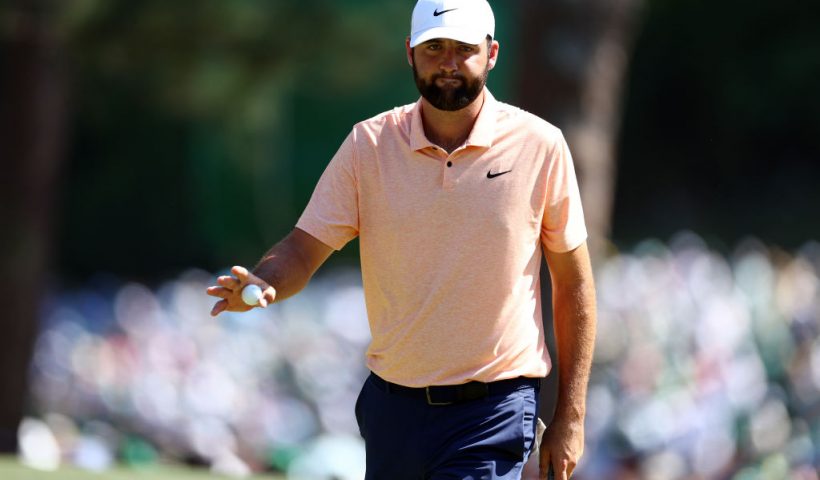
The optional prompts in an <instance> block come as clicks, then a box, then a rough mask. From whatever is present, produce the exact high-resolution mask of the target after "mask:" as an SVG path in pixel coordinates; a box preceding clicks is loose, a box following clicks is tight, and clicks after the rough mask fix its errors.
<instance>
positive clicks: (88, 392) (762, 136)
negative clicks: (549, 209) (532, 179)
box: [0, 0, 820, 480]
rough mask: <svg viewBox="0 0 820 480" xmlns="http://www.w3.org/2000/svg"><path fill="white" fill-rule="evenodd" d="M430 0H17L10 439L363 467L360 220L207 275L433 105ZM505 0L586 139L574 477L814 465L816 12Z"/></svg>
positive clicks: (545, 105)
mask: <svg viewBox="0 0 820 480" xmlns="http://www.w3.org/2000/svg"><path fill="white" fill-rule="evenodd" d="M413 3H414V2H412V1H411V0H390V1H384V0H381V1H377V0H347V1H345V2H336V1H330V0H301V1H298V2H297V1H290V0H275V1H255V0H233V1H202V0H200V1H191V0H178V1H174V2H167V1H159V0H140V1H130V2H126V1H123V0H108V1H102V0H69V1H66V0H64V1H59V0H6V1H5V2H3V3H2V4H0V161H2V163H1V164H0V165H2V170H1V171H0V187H2V188H0V200H1V201H2V203H0V228H1V229H2V235H0V257H2V271H1V272H0V273H2V277H0V289H2V292H3V294H4V295H3V298H4V302H3V308H2V310H0V311H2V313H1V314H0V319H2V320H0V321H1V322H2V325H0V359H2V369H0V389H2V390H0V391H2V394H0V451H2V452H6V453H10V454H15V453H19V455H20V458H21V459H22V460H23V461H24V462H25V463H26V464H28V465H31V466H34V467H37V468H40V469H54V468H58V466H59V465H75V466H79V467H81V468H83V469H88V470H91V471H108V469H110V468H112V467H113V466H114V465H115V464H120V465H121V464H126V465H129V466H134V467H139V466H146V465H154V464H158V463H178V464H190V465H199V466H203V467H207V468H210V469H211V470H212V471H215V472H217V473H221V474H226V475H234V476H243V475H247V474H249V473H252V472H278V473H279V474H281V475H283V476H288V477H289V478H326V479H330V478H361V476H362V468H363V466H362V458H363V449H362V445H361V442H360V441H359V439H358V436H357V428H356V425H355V420H354V418H353V403H354V401H355V398H356V395H357V394H358V389H359V387H360V384H361V381H362V379H363V378H364V377H365V375H366V373H367V372H366V371H365V369H364V366H363V352H364V349H365V348H366V346H367V343H368V339H369V332H368V330H367V323H366V316H365V311H364V304H363V297H362V290H361V278H360V274H359V271H358V249H357V245H356V242H353V243H352V244H351V245H348V246H347V247H346V248H345V249H344V250H343V251H342V252H339V253H337V254H335V255H334V256H333V257H332V258H331V259H330V260H329V261H328V263H327V264H326V265H325V266H323V267H322V269H321V270H320V272H319V273H318V274H317V276H316V277H315V278H314V280H313V281H312V283H311V284H310V285H309V286H308V288H307V289H306V290H305V291H304V292H303V293H302V294H300V295H299V296H297V297H294V298H292V299H289V300H288V301H287V302H283V303H281V304H277V305H274V306H272V307H271V308H268V309H267V310H265V311H259V312H252V313H249V314H246V315H230V314H229V315H224V316H220V317H219V318H218V319H212V318H210V317H209V316H208V311H209V309H210V306H211V302H210V300H209V299H208V298H207V297H206V296H205V295H204V289H205V287H206V286H207V285H209V284H210V283H212V282H213V279H214V278H215V276H216V275H218V274H220V273H222V272H224V271H226V269H227V268H229V267H230V266H231V265H234V264H244V265H252V264H254V262H255V261H256V260H257V259H258V258H259V256H260V255H261V254H262V253H263V252H264V251H265V250H266V249H267V248H268V247H269V246H270V245H271V244H273V243H275V242H276V241H277V240H278V239H279V238H281V237H282V236H283V235H284V234H286V233H287V232H288V231H289V230H290V229H291V228H292V227H293V225H294V223H295V221H296V219H297V218H298V216H299V214H300V213H301V210H302V208H303V207H304V205H305V203H306V202H307V199H308V198H309V196H310V193H311V192H312V188H313V185H314V184H315V182H316V180H317V179H318V177H319V175H320V174H321V172H322V170H323V169H324V167H325V165H326V163H327V161H328V160H329V158H330V157H331V156H332V155H333V153H334V152H335V150H336V148H338V145H339V144H340V143H341V141H342V140H343V139H344V137H345V136H346V135H347V133H348V132H349V130H350V128H351V126H352V125H353V123H355V122H357V121H359V120H362V119H365V118H368V117H370V116H372V115H375V114H377V113H379V112H381V111H384V110H387V109H389V108H392V107H393V106H396V105H403V104H407V103H411V102H413V101H415V100H416V98H417V96H418V94H417V92H416V91H415V88H414V86H413V83H412V77H411V72H410V70H409V67H408V66H407V63H406V60H405V57H404V47H403V42H404V37H405V36H406V35H407V31H408V29H409V17H410V12H411V10H412V6H413ZM494 9H495V12H496V17H497V23H498V26H497V32H496V33H497V35H496V36H497V38H498V40H499V41H500V42H501V53H500V61H499V65H498V67H497V68H496V69H495V70H494V71H493V72H492V73H491V75H490V80H489V87H490V89H491V90H492V91H493V93H494V95H495V96H496V97H497V98H499V99H500V100H502V101H506V102H509V103H513V104H515V105H518V106H521V107H522V108H524V109H526V110H529V111H532V112H534V113H537V114H539V115H540V116H542V117H543V118H545V119H547V120H548V121H550V122H551V123H553V124H555V125H557V126H558V127H559V128H561V129H562V130H563V131H564V133H565V135H566V136H567V138H568V140H569V143H570V147H571V149H572V150H573V153H574V157H575V161H576V168H577V170H578V173H579V178H580V180H581V184H582V185H581V188H582V191H583V196H584V202H585V210H586V215H587V222H588V225H589V229H590V233H591V236H590V243H591V246H592V248H593V254H594V258H593V261H594V264H595V271H596V279H597V282H598V292H599V305H598V307H599V336H598V343H597V346H596V357H595V363H594V367H593V374H592V380H591V385H590V392H589V399H588V402H589V413H588V416H589V418H588V425H587V448H586V453H585V457H584V460H583V463H582V465H581V466H580V467H579V469H578V471H577V473H576V475H575V477H574V478H581V479H658V480H662V479H663V480H666V479H733V480H734V479H738V480H741V479H742V480H747V479H749V480H750V479H770V480H783V479H800V480H803V479H813V480H816V479H817V478H818V475H817V470H818V467H820V222H818V218H820V217H819V216H818V213H820V189H818V187H817V184H818V181H820V95H818V93H817V88H816V85H817V81H818V79H820V29H818V27H817V26H818V25H820V4H818V3H817V2H797V1H794V0H783V1H779V2H740V1H734V0H718V1H712V2H706V1H701V0H578V1H573V2H567V1H562V0H507V1H503V2H502V1H499V0H496V1H495V2H494ZM434 233H435V232H431V234H434ZM547 385H548V388H545V392H546V393H545V395H549V392H550V390H551V389H550V388H549V385H554V383H550V382H547ZM544 405H545V406H546V408H545V412H543V414H542V416H544V417H546V418H547V419H548V417H549V415H550V412H549V405H550V404H549V398H546V399H545V403H544Z"/></svg>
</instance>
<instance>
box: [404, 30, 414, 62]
mask: <svg viewBox="0 0 820 480" xmlns="http://www.w3.org/2000/svg"><path fill="white" fill-rule="evenodd" d="M404 49H405V50H406V51H407V63H409V64H410V66H411V67H412V66H413V49H412V48H410V37H407V38H406V39H405V40H404Z"/></svg>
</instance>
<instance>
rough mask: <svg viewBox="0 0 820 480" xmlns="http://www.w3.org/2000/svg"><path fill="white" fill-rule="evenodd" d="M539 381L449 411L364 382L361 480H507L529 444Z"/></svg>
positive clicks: (373, 380) (359, 412) (374, 381)
mask: <svg viewBox="0 0 820 480" xmlns="http://www.w3.org/2000/svg"><path fill="white" fill-rule="evenodd" d="M538 388H539V387H538V381H537V380H535V379H521V381H520V382H517V381H513V382H512V383H511V384H510V386H509V388H505V389H504V390H505V391H501V392H496V393H492V394H490V395H489V396H486V397H484V398H479V399H475V400H468V401H464V402H459V403H454V404H450V405H443V406H442V405H429V404H428V402H427V401H426V400H425V399H423V398H413V397H411V396H406V395H402V394H400V393H397V392H395V391H394V392H391V391H390V388H389V387H386V386H385V383H384V381H383V380H381V379H380V378H378V377H376V376H375V375H372V374H371V376H370V377H368V379H367V380H366V381H365V384H364V386H363V387H362V391H361V393H360V394H359V398H358V400H357V401H356V420H357V421H358V423H359V431H360V433H361V435H362V438H364V440H365V449H366V452H367V473H366V475H365V480H405V479H406V480H444V479H461V480H468V479H469V480H479V479H482V480H484V479H487V480H490V479H504V480H513V479H519V478H520V477H521V470H522V468H523V466H524V463H525V462H526V461H527V458H528V457H529V454H530V452H531V450H532V447H533V445H534V443H535V442H534V439H535V427H536V417H537V412H538Z"/></svg>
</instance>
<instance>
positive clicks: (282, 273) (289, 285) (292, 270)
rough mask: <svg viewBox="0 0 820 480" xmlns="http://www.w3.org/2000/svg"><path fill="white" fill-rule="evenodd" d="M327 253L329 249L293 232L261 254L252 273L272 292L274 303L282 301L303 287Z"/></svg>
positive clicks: (303, 234)
mask: <svg viewBox="0 0 820 480" xmlns="http://www.w3.org/2000/svg"><path fill="white" fill-rule="evenodd" d="M331 252H332V249H331V248H330V247H328V246H326V245H324V244H322V243H321V242H319V241H318V240H316V239H315V238H313V237H311V236H310V235H308V234H307V233H305V232H303V231H301V230H299V229H294V230H293V231H292V232H291V233H290V234H288V235H287V236H286V237H285V238H284V239H282V241H280V242H279V243H277V244H276V245H274V246H273V247H271V249H270V250H268V252H267V253H265V255H264V256H263V257H262V259H261V260H259V263H258V264H257V265H256V267H255V268H254V269H253V274H254V275H256V276H257V277H259V278H261V279H262V280H264V281H265V282H266V283H267V284H268V285H270V286H272V287H273V288H274V289H275V290H276V298H275V300H274V301H279V300H284V299H286V298H288V297H291V296H293V295H295V294H297V293H299V292H300V291H301V290H302V289H303V288H305V285H307V283H308V280H310V277H312V276H313V273H314V272H315V271H316V269H318V268H319V266H320V265H321V264H322V263H323V262H324V261H325V260H326V259H327V257H328V256H329V255H330V253H331Z"/></svg>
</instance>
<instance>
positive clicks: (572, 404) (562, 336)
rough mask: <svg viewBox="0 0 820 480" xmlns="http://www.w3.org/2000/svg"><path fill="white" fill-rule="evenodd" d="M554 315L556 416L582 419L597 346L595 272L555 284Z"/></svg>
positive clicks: (557, 417)
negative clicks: (556, 361)
mask: <svg viewBox="0 0 820 480" xmlns="http://www.w3.org/2000/svg"><path fill="white" fill-rule="evenodd" d="M553 318H554V320H553V322H554V326H555V339H556V344H557V347H558V352H557V353H558V376H559V379H558V381H559V391H558V403H557V406H556V411H555V418H556V419H563V420H566V421H582V420H583V418H584V415H585V413H586V393H587V384H588V382H589V372H590V368H591V365H592V355H593V351H594V349H595V328H596V312H595V286H594V283H593V280H592V275H591V273H589V274H588V275H582V276H581V277H579V278H577V279H574V281H572V282H567V283H559V284H557V285H554V286H553Z"/></svg>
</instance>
